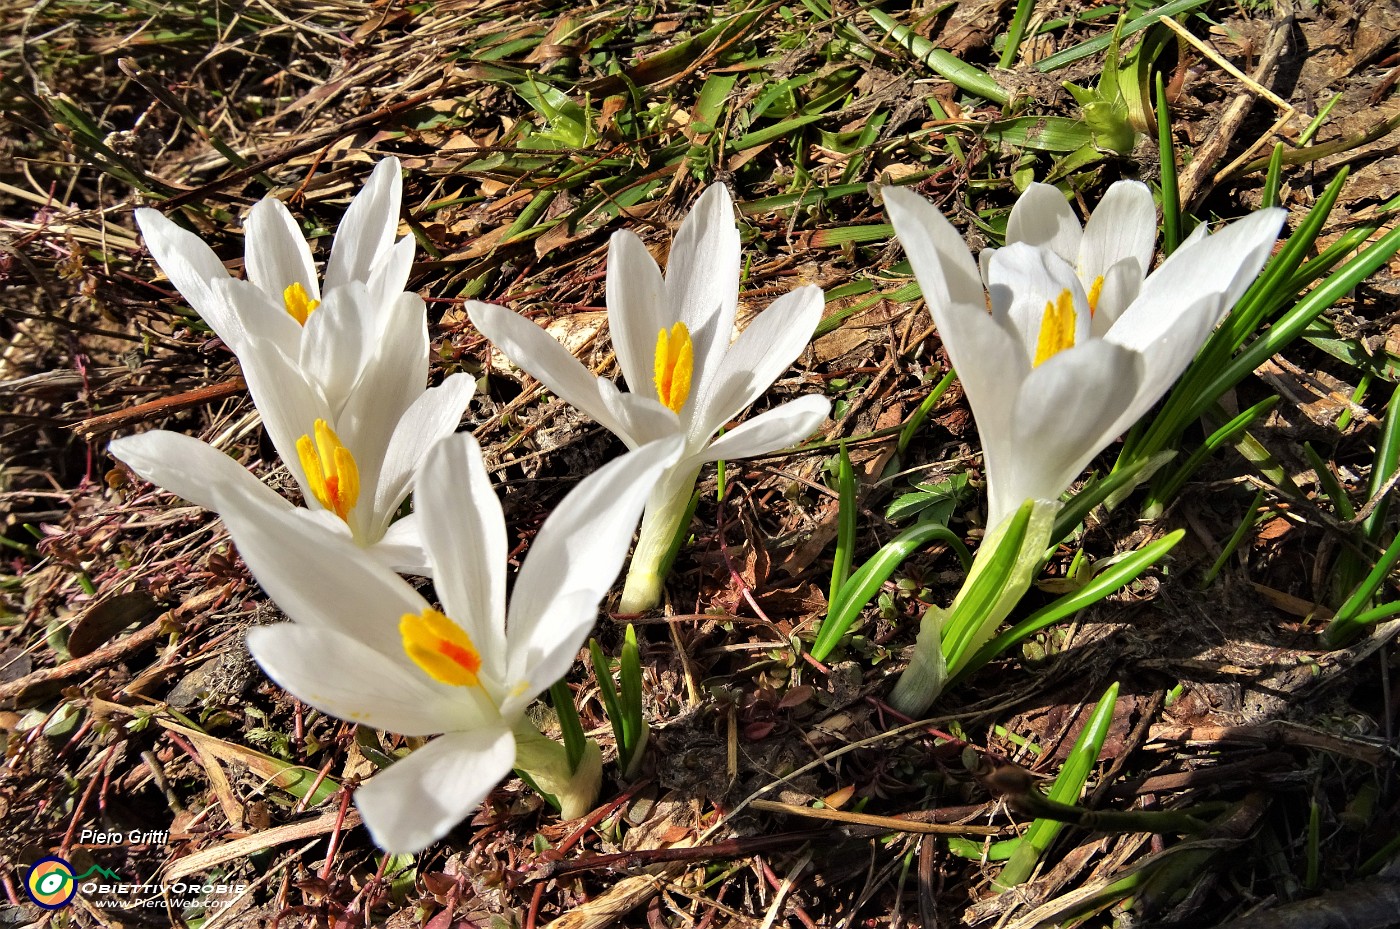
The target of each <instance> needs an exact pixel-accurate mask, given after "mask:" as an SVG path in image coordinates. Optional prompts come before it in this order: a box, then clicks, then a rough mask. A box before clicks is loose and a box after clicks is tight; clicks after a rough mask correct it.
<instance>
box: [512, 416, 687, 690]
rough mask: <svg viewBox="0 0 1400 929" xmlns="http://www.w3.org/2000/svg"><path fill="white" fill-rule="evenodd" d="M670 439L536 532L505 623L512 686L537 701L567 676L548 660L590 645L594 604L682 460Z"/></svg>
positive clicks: (633, 455) (573, 496) (614, 466)
mask: <svg viewBox="0 0 1400 929" xmlns="http://www.w3.org/2000/svg"><path fill="white" fill-rule="evenodd" d="M681 447H682V439H681V437H680V436H673V437H671V438H669V439H662V440H661V441H659V442H653V443H652V444H650V445H647V446H644V447H642V448H640V449H638V450H637V451H635V452H628V453H627V454H626V455H623V456H621V457H620V458H616V459H614V460H613V461H611V462H609V463H608V464H606V465H604V466H603V467H602V468H600V469H598V470H597V471H595V472H593V473H592V474H590V475H589V476H588V477H586V478H584V479H583V480H582V481H580V482H579V485H578V486H577V487H575V488H574V489H573V490H572V491H570V493H569V495H568V496H567V497H565V498H564V499H563V500H562V501H561V502H560V504H559V505H558V506H557V507H556V508H555V509H554V512H553V513H551V514H550V516H549V518H548V519H546V520H545V523H544V525H543V526H541V527H540V531H539V534H538V535H536V536H535V541H534V544H532V545H531V546H530V551H529V554H527V555H526V556H525V563H524V564H523V565H521V567H520V573H519V574H518V575H517V576H516V579H515V587H514V590H513V593H512V594H511V603H510V607H509V611H508V616H509V618H508V620H507V623H506V637H507V641H508V642H509V643H510V653H511V663H510V667H511V670H510V672H509V673H508V674H507V675H505V680H506V681H507V682H510V683H514V682H517V681H528V682H530V685H531V686H532V687H533V688H534V689H533V691H532V694H533V693H539V692H540V691H541V690H543V689H544V688H546V687H548V686H549V685H550V684H553V683H554V682H555V681H556V680H558V679H559V677H561V676H562V675H563V674H564V672H565V671H567V670H568V664H564V665H563V667H558V666H557V665H554V664H550V663H548V662H546V660H545V659H547V658H550V659H554V658H557V656H558V655H559V654H561V649H562V654H572V652H573V651H576V650H577V649H578V648H579V646H581V645H582V644H583V641H584V639H585V638H587V637H588V631H589V630H590V629H591V628H593V621H594V619H596V618H597V612H598V602H599V601H600V600H602V599H603V595H604V594H606V593H607V592H608V589H609V588H610V587H612V585H613V581H615V580H617V574H618V571H620V570H621V569H622V562H623V559H624V558H626V557H627V546H628V544H629V543H630V542H631V541H632V533H633V532H634V531H635V530H636V528H637V521H638V520H639V519H640V518H641V515H642V507H643V505H644V504H645V503H646V499H647V495H648V494H649V493H650V492H651V488H652V485H654V484H655V483H656V481H657V479H658V478H659V477H660V476H661V473H662V471H663V470H664V469H666V468H667V467H668V466H670V465H671V464H673V463H674V462H675V461H676V459H677V458H679V457H680V452H681Z"/></svg>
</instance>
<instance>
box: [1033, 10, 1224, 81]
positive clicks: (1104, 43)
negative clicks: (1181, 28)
mask: <svg viewBox="0 0 1400 929" xmlns="http://www.w3.org/2000/svg"><path fill="white" fill-rule="evenodd" d="M1208 2H1209V0H1172V2H1171V3H1164V4H1162V5H1161V6H1159V7H1157V8H1156V9H1153V10H1148V11H1147V12H1146V13H1144V14H1142V15H1141V16H1139V17H1137V18H1136V19H1133V20H1131V21H1129V23H1128V24H1127V25H1126V26H1124V27H1123V38H1125V39H1126V38H1127V37H1128V36H1130V35H1132V34H1133V33H1135V32H1141V31H1142V30H1144V29H1146V28H1147V27H1148V26H1153V25H1156V23H1157V20H1158V17H1162V16H1177V15H1180V14H1181V13H1189V12H1190V11H1191V10H1194V9H1196V8H1197V7H1202V6H1205V5H1206V4H1207V3H1208ZM1111 41H1113V37H1112V36H1111V35H1101V36H1095V37H1094V38H1092V39H1090V40H1089V41H1087V42H1081V43H1079V44H1078V45H1075V46H1073V47H1071V48H1067V49H1064V50H1063V51H1059V52H1056V53H1055V54H1053V55H1050V56H1049V57H1047V58H1045V59H1043V60H1041V61H1038V62H1036V65H1035V67H1036V70H1038V71H1041V72H1043V73H1048V72H1050V71H1055V70H1057V69H1059V68H1063V67H1064V66H1065V65H1070V64H1074V63H1075V62H1076V61H1082V60H1083V59H1085V58H1089V57H1092V56H1094V55H1097V54H1098V53H1099V52H1101V51H1103V50H1104V49H1106V48H1108V44H1109V43H1110V42H1111Z"/></svg>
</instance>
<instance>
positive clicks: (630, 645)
mask: <svg viewBox="0 0 1400 929" xmlns="http://www.w3.org/2000/svg"><path fill="white" fill-rule="evenodd" d="M617 673H618V679H619V680H620V681H621V683H622V691H621V693H620V694H619V696H620V697H621V702H622V723H623V729H624V731H625V732H626V733H627V741H626V742H625V743H623V745H624V747H625V749H626V752H625V754H624V755H623V764H622V769H623V770H624V771H626V770H627V769H628V768H630V767H631V765H632V754H633V752H635V751H636V750H637V746H638V744H639V743H640V741H641V737H642V724H643V720H642V652H641V649H640V648H638V647H637V630H636V629H635V628H633V626H632V624H631V623H628V624H627V631H626V633H624V634H623V639H622V655H621V657H620V659H619V662H618V669H617Z"/></svg>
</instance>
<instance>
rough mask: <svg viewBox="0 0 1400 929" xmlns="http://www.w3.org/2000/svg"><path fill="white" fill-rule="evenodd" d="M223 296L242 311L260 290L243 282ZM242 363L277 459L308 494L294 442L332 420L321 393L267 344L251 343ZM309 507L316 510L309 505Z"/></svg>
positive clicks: (291, 360)
mask: <svg viewBox="0 0 1400 929" xmlns="http://www.w3.org/2000/svg"><path fill="white" fill-rule="evenodd" d="M224 290H225V292H226V293H227V294H229V296H230V297H232V298H233V299H234V302H235V303H239V304H240V305H242V303H243V301H246V300H259V299H261V295H260V292H259V291H258V289H257V288H256V287H254V286H253V285H251V284H249V283H247V282H246V281H230V282H229V285H228V286H226V287H225V288H224ZM240 361H241V362H242V366H243V378H244V379H245V380H246V381H247V382H248V393H249V395H251V396H252V398H253V403H254V405H256V406H257V408H258V413H259V414H260V415H261V416H262V421H263V428H264V429H265V430H266V431H267V436H268V438H269V439H271V440H272V444H273V446H274V447H275V448H276V449H277V454H278V455H280V456H281V457H282V461H283V462H284V463H285V464H286V465H287V467H289V468H291V470H292V474H293V475H294V476H295V477H296V479H297V481H298V483H300V484H301V488H302V492H303V493H306V492H307V486H306V476H305V475H304V474H303V473H302V468H301V461H300V459H299V457H298V455H297V439H299V438H301V437H302V436H303V435H309V434H311V432H312V430H313V429H314V428H315V424H316V420H317V419H326V420H328V421H329V420H330V419H332V416H331V412H330V409H329V408H328V407H327V406H326V403H325V401H324V400H323V399H322V397H321V393H320V388H318V387H317V386H316V385H315V384H312V383H309V382H308V381H307V380H306V378H305V377H304V376H303V375H302V372H301V368H300V367H299V366H298V364H297V362H296V361H295V359H294V357H290V356H288V355H287V354H286V353H285V352H283V350H282V349H281V348H280V347H279V346H278V345H277V343H276V342H273V341H271V340H265V339H258V338H254V339H251V340H250V341H249V343H248V346H247V348H246V350H245V351H244V353H243V356H242V357H241V359H240ZM307 505H308V506H317V505H318V504H315V503H312V502H309V501H308V503H307Z"/></svg>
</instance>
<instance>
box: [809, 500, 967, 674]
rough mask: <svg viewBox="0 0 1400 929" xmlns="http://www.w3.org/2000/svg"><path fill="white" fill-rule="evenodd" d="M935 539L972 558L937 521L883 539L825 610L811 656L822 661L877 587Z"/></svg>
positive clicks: (964, 558)
mask: <svg viewBox="0 0 1400 929" xmlns="http://www.w3.org/2000/svg"><path fill="white" fill-rule="evenodd" d="M935 539H937V540H939V541H942V542H944V543H946V544H947V545H949V546H950V547H951V548H952V549H953V550H954V551H956V552H957V553H958V557H959V558H961V559H962V561H963V564H964V565H966V564H967V563H969V562H970V561H971V560H972V556H971V554H970V553H969V552H968V550H967V546H965V545H963V543H962V539H960V538H958V536H957V534H956V533H954V532H953V531H952V530H951V529H949V528H948V527H947V526H945V525H943V524H942V523H938V522H920V523H915V524H914V525H913V526H910V527H909V528H908V529H905V530H904V531H903V532H901V533H900V534H899V535H897V536H895V537H894V538H893V539H891V540H890V541H888V542H886V543H885V544H884V545H883V546H882V547H881V548H880V550H879V551H878V552H876V553H875V554H874V555H873V556H871V558H870V560H869V561H867V562H866V563H865V564H863V565H861V566H860V567H859V568H857V569H856V571H855V573H853V574H852V575H851V577H850V579H849V580H847V581H846V583H844V584H842V585H841V595H840V597H839V599H838V600H837V601H836V602H835V603H834V604H833V605H832V607H831V608H830V609H829V610H828V611H827V615H828V619H827V621H826V622H824V623H822V627H821V629H820V630H818V632H817V639H816V641H815V642H813V643H812V648H811V654H812V657H813V658H815V659H817V660H818V661H825V660H826V658H827V656H828V655H830V654H831V653H832V651H833V650H834V649H835V648H836V646H837V645H838V644H840V642H841V638H842V636H844V635H845V634H846V632H847V630H849V629H850V628H851V626H852V625H853V624H854V623H855V621H856V617H857V616H859V615H860V611H861V610H863V609H865V605H866V604H867V603H869V602H870V598H871V597H873V596H875V592H876V591H877V590H879V589H880V586H881V585H882V584H884V583H885V581H887V580H889V577H890V575H891V574H893V573H894V572H895V570H896V569H897V568H898V567H899V566H900V565H901V564H903V563H904V560H905V559H906V558H908V557H909V556H910V555H912V554H914V552H916V551H918V550H919V549H920V548H923V547H924V546H925V545H927V544H929V543H930V542H932V541H934V540H935Z"/></svg>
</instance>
